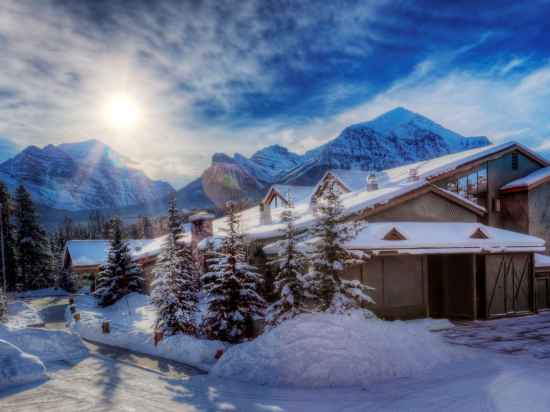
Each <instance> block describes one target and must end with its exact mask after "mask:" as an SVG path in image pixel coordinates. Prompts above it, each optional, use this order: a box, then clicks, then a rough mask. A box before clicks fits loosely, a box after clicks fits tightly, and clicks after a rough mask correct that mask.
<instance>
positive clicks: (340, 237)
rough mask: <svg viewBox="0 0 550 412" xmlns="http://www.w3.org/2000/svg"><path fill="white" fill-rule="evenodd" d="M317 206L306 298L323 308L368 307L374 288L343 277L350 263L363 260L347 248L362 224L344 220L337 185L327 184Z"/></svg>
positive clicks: (338, 310)
mask: <svg viewBox="0 0 550 412" xmlns="http://www.w3.org/2000/svg"><path fill="white" fill-rule="evenodd" d="M317 208H318V219H317V222H316V224H315V225H314V226H313V227H312V228H311V229H310V231H309V235H310V237H311V238H312V240H311V245H310V252H309V254H308V259H309V261H310V262H311V268H310V271H309V272H308V273H307V274H306V275H305V276H304V282H305V284H304V287H305V291H306V293H305V294H306V297H307V298H309V300H310V302H314V304H315V306H316V308H315V309H316V310H320V311H330V312H343V311H346V310H349V309H353V308H365V307H366V306H367V305H368V304H369V303H374V302H373V300H372V299H371V298H370V297H369V296H368V294H367V293H368V291H369V290H372V288H370V287H368V286H366V285H363V284H362V283H361V282H359V281H347V280H344V279H342V278H341V275H342V273H343V271H344V269H345V267H346V266H347V265H350V264H357V263H361V262H362V259H361V256H360V255H358V254H356V253H352V252H350V251H349V250H347V249H346V248H345V247H344V244H345V243H346V242H348V241H350V240H352V239H353V238H354V237H355V236H356V235H357V232H358V231H359V230H360V229H361V225H360V224H358V223H356V222H347V223H346V222H343V206H342V203H341V201H340V199H339V197H338V193H337V192H336V190H335V185H334V184H330V185H328V187H327V191H326V194H325V196H324V198H323V199H322V200H321V201H320V202H319V204H318V206H317Z"/></svg>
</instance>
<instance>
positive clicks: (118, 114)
mask: <svg viewBox="0 0 550 412" xmlns="http://www.w3.org/2000/svg"><path fill="white" fill-rule="evenodd" d="M104 116H105V119H106V121H107V122H108V124H109V125H110V126H111V127H114V128H116V129H121V130H130V129H134V128H135V127H137V125H138V124H139V122H140V120H141V110H140V107H139V105H138V103H137V102H136V100H135V99H134V98H132V97H131V96H129V95H126V94H123V93H120V94H114V95H112V96H110V97H109V98H108V99H107V102H106V103H105V107H104Z"/></svg>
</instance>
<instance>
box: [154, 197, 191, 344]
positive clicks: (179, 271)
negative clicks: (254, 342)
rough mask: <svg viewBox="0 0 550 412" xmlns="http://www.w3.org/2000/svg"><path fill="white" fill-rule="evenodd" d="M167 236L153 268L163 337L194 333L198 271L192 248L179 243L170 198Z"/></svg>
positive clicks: (179, 231)
mask: <svg viewBox="0 0 550 412" xmlns="http://www.w3.org/2000/svg"><path fill="white" fill-rule="evenodd" d="M168 230H169V232H168V236H167V239H166V242H165V244H164V245H163V248H162V251H161V254H160V255H159V258H158V260H157V263H156V264H155V267H154V269H153V276H154V281H153V285H152V286H153V290H152V292H151V298H152V301H153V304H154V305H155V306H156V307H157V308H158V313H159V317H158V319H157V329H158V330H160V331H162V332H163V334H164V335H173V334H175V333H177V332H183V333H188V334H195V333H196V331H197V328H196V325H195V314H196V311H197V300H198V299H197V296H198V277H199V274H198V270H197V268H196V265H195V262H194V261H193V252H192V250H191V246H190V245H189V244H187V243H185V242H182V241H181V237H182V235H183V233H182V229H181V218H180V216H179V213H178V210H177V209H176V199H175V197H172V198H171V200H170V206H169V209H168Z"/></svg>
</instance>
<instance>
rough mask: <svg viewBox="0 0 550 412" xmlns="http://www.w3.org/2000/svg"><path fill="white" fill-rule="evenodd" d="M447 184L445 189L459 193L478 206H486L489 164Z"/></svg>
mask: <svg viewBox="0 0 550 412" xmlns="http://www.w3.org/2000/svg"><path fill="white" fill-rule="evenodd" d="M455 179H456V180H451V181H448V182H446V183H445V185H444V186H443V187H446V188H447V190H449V191H451V192H454V193H458V194H459V195H460V196H462V197H464V198H466V199H469V200H471V201H473V202H476V203H477V204H479V205H481V206H484V207H485V205H486V203H487V202H486V193H487V164H486V163H484V164H482V165H481V166H479V167H478V168H477V169H474V170H473V171H471V172H470V173H468V174H467V175H465V176H460V177H457V178H455Z"/></svg>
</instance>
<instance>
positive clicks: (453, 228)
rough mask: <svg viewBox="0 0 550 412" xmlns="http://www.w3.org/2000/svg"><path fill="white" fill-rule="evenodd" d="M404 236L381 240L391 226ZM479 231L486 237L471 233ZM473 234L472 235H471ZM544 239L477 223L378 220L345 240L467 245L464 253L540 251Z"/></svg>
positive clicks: (379, 245) (371, 245) (397, 245)
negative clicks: (350, 238) (402, 237)
mask: <svg viewBox="0 0 550 412" xmlns="http://www.w3.org/2000/svg"><path fill="white" fill-rule="evenodd" d="M392 229H395V230H397V231H398V232H399V233H400V234H402V235H403V236H404V238H405V239H404V240H384V237H385V236H386V235H387V234H388V233H389V232H390V231H391V230H392ZM478 230H479V231H481V232H482V233H483V234H484V235H485V236H486V237H487V238H486V239H485V238H479V237H476V236H475V235H474V234H475V233H476V232H477V231H478ZM473 235H474V236H473ZM544 244H545V242H544V240H543V239H540V238H538V237H535V236H530V235H525V234H522V233H516V232H512V231H509V230H504V229H497V228H494V227H491V226H486V225H483V224H480V223H463V222H437V223H434V222H379V223H369V224H367V225H366V227H365V228H364V229H362V230H361V231H360V233H359V234H358V235H357V237H356V238H355V239H353V240H352V241H350V242H349V243H348V244H347V247H348V248H350V249H358V250H362V249H368V250H394V249H399V250H405V249H442V248H444V249H449V248H452V249H455V248H460V249H467V253H470V252H473V251H477V252H504V251H508V250H511V249H512V250H514V251H516V250H520V249H521V250H525V251H541V250H544Z"/></svg>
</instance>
